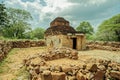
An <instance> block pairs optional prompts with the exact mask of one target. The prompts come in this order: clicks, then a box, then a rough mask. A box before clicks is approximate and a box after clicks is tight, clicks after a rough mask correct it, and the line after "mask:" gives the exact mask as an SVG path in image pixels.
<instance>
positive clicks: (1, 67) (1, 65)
mask: <svg viewBox="0 0 120 80" xmlns="http://www.w3.org/2000/svg"><path fill="white" fill-rule="evenodd" d="M18 50H19V48H15V49H12V50H11V51H10V52H9V53H8V55H7V57H6V58H4V59H3V60H2V61H1V62H0V74H2V73H6V72H8V71H9V69H10V68H9V67H8V66H7V64H10V63H13V61H11V59H10V55H14V54H16V51H18Z"/></svg>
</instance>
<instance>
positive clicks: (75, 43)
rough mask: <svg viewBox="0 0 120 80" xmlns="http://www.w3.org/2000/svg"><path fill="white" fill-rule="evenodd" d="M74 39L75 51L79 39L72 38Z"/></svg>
mask: <svg viewBox="0 0 120 80" xmlns="http://www.w3.org/2000/svg"><path fill="white" fill-rule="evenodd" d="M72 39H73V49H76V46H77V39H76V38H72Z"/></svg>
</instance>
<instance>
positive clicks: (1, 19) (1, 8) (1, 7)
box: [0, 3, 9, 34]
mask: <svg viewBox="0 0 120 80" xmlns="http://www.w3.org/2000/svg"><path fill="white" fill-rule="evenodd" d="M8 24H9V20H8V15H7V11H6V7H5V4H3V3H0V33H1V34H2V30H3V28H4V27H8Z"/></svg>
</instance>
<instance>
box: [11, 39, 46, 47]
mask: <svg viewBox="0 0 120 80" xmlns="http://www.w3.org/2000/svg"><path fill="white" fill-rule="evenodd" d="M12 43H13V47H14V48H28V47H38V46H45V42H44V41H30V40H25V41H24V40H22V41H12Z"/></svg>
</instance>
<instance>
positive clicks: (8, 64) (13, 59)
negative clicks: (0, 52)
mask: <svg viewBox="0 0 120 80" xmlns="http://www.w3.org/2000/svg"><path fill="white" fill-rule="evenodd" d="M43 51H45V48H44V47H34V48H14V49H13V50H11V51H10V53H9V54H8V56H7V58H5V59H4V60H3V61H2V62H1V63H0V80H28V77H29V73H27V71H25V67H24V66H23V60H24V59H25V58H26V57H27V56H32V55H34V54H36V53H39V52H43Z"/></svg>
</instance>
